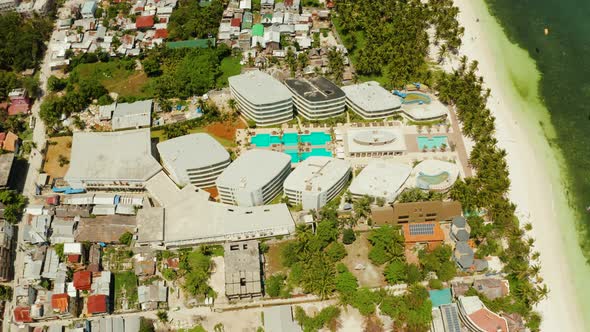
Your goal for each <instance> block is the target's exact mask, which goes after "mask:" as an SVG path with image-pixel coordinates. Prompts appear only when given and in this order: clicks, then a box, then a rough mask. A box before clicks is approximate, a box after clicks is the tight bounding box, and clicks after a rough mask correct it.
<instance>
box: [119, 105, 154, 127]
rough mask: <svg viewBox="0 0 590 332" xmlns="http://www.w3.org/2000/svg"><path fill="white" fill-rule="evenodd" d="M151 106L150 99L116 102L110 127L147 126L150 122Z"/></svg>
mask: <svg viewBox="0 0 590 332" xmlns="http://www.w3.org/2000/svg"><path fill="white" fill-rule="evenodd" d="M152 108H153V101H152V100H141V101H136V102H134V103H122V104H117V106H116V107H115V110H114V112H113V118H112V120H111V127H112V128H113V130H124V129H139V128H146V127H149V126H150V125H151V123H152Z"/></svg>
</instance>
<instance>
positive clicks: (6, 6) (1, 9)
mask: <svg viewBox="0 0 590 332" xmlns="http://www.w3.org/2000/svg"><path fill="white" fill-rule="evenodd" d="M18 3H19V2H18V1H17V0H0V13H6V12H10V11H14V10H16V7H17V6H18Z"/></svg>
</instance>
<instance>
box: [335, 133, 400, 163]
mask: <svg viewBox="0 0 590 332" xmlns="http://www.w3.org/2000/svg"><path fill="white" fill-rule="evenodd" d="M343 136H344V137H343V142H344V151H345V153H346V156H347V157H350V158H366V157H372V158H379V157H389V156H399V155H402V154H404V153H405V152H406V150H407V148H406V140H405V138H404V134H403V133H402V131H401V129H400V128H391V127H372V128H348V129H347V130H346V132H345V133H344V135H343Z"/></svg>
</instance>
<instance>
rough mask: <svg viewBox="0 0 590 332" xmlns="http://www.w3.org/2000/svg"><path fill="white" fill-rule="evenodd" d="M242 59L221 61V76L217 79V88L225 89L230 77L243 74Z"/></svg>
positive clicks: (235, 57) (234, 57)
mask: <svg viewBox="0 0 590 332" xmlns="http://www.w3.org/2000/svg"><path fill="white" fill-rule="evenodd" d="M240 60H241V58H240V57H239V56H232V57H227V58H224V59H223V60H221V65H220V66H219V69H221V72H222V74H221V76H219V78H218V79H217V87H219V88H223V87H226V86H227V84H228V83H227V79H228V78H229V77H230V76H234V75H239V74H240V73H241V72H242V65H241V64H240Z"/></svg>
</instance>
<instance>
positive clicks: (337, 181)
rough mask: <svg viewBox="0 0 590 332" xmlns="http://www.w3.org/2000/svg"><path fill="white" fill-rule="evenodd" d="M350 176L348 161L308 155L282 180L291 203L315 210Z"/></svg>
mask: <svg viewBox="0 0 590 332" xmlns="http://www.w3.org/2000/svg"><path fill="white" fill-rule="evenodd" d="M349 178H350V164H349V163H348V162H347V161H345V160H340V159H334V158H330V157H309V158H307V159H305V160H304V161H303V162H301V163H299V165H298V166H297V168H295V170H294V171H293V172H292V173H291V174H290V175H289V176H288V177H287V179H286V180H285V183H284V184H283V189H284V191H285V195H287V197H288V198H289V203H291V204H301V205H302V207H303V209H305V210H311V209H315V210H318V209H319V208H321V207H322V206H324V205H326V203H328V202H329V201H330V200H332V199H333V198H334V197H336V196H337V195H338V194H339V193H340V192H341V191H342V189H343V188H344V186H345V185H346V183H347V181H348V179H349Z"/></svg>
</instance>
